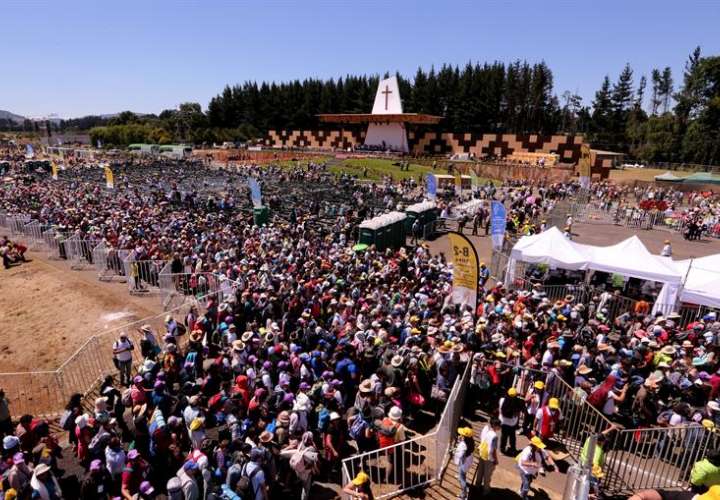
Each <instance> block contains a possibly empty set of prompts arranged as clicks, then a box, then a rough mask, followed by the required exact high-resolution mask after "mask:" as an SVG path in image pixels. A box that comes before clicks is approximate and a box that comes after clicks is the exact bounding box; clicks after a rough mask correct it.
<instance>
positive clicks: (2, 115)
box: [0, 109, 25, 124]
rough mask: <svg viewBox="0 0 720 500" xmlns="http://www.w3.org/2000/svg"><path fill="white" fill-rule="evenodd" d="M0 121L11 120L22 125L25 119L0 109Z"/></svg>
mask: <svg viewBox="0 0 720 500" xmlns="http://www.w3.org/2000/svg"><path fill="white" fill-rule="evenodd" d="M0 120H12V121H14V122H15V123H20V124H22V123H23V122H24V121H25V117H24V116H20V115H16V114H15V113H11V112H10V111H4V110H2V109H0Z"/></svg>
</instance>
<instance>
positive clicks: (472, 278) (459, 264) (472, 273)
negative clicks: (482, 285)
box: [448, 231, 478, 309]
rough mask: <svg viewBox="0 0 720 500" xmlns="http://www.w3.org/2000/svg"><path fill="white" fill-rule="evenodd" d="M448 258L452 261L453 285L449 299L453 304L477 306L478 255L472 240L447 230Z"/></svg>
mask: <svg viewBox="0 0 720 500" xmlns="http://www.w3.org/2000/svg"><path fill="white" fill-rule="evenodd" d="M448 238H449V239H450V247H451V248H452V252H450V253H451V257H450V260H451V262H452V266H453V267H452V269H453V271H452V273H453V287H452V295H451V299H452V301H453V303H455V304H463V305H468V306H470V307H472V308H473V309H475V307H476V306H477V287H478V257H477V252H476V251H475V247H474V246H473V244H472V242H471V241H470V240H469V239H468V238H467V237H466V236H464V235H462V234H460V233H456V232H452V231H451V232H449V233H448Z"/></svg>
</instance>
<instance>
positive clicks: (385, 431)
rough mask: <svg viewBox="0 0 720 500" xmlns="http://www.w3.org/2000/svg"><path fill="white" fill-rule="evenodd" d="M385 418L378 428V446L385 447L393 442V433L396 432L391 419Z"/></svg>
mask: <svg viewBox="0 0 720 500" xmlns="http://www.w3.org/2000/svg"><path fill="white" fill-rule="evenodd" d="M388 420H389V419H387V418H385V419H383V421H382V424H381V425H380V427H379V428H378V445H379V446H380V448H387V447H388V446H392V445H394V444H395V434H397V430H398V429H397V426H396V425H395V424H393V422H392V421H390V422H388Z"/></svg>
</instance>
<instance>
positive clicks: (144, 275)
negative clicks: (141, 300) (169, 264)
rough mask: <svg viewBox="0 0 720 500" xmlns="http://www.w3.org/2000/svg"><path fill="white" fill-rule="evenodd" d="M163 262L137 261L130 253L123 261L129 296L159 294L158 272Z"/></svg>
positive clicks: (164, 262) (133, 254) (163, 264)
mask: <svg viewBox="0 0 720 500" xmlns="http://www.w3.org/2000/svg"><path fill="white" fill-rule="evenodd" d="M165 264H166V261H164V260H137V259H136V256H135V252H134V251H132V252H130V253H129V254H128V256H127V257H126V258H125V260H123V268H124V271H125V276H127V285H128V291H129V292H130V295H148V294H151V293H153V294H155V293H159V292H160V271H161V270H162V268H163V267H164V266H165Z"/></svg>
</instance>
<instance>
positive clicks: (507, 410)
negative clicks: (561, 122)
mask: <svg viewBox="0 0 720 500" xmlns="http://www.w3.org/2000/svg"><path fill="white" fill-rule="evenodd" d="M514 410H515V405H514V404H513V400H512V399H510V397H506V398H505V400H504V401H503V404H502V406H501V407H500V413H501V414H502V416H503V417H505V418H513V417H514V416H515V411H514Z"/></svg>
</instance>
